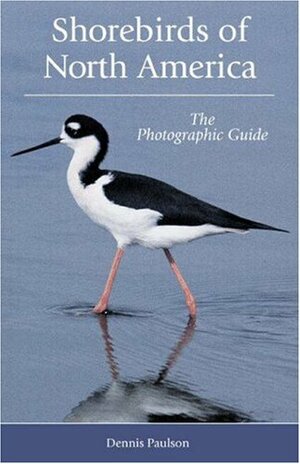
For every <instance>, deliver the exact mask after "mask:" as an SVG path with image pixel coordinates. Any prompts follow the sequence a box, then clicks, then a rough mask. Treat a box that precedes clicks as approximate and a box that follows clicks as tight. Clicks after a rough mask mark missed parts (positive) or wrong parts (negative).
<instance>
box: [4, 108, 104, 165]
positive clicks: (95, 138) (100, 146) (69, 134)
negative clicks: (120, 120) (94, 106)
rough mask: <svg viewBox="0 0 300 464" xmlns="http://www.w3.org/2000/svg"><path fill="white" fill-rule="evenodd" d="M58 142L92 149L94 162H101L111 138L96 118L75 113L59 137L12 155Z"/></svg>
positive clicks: (71, 146)
mask: <svg viewBox="0 0 300 464" xmlns="http://www.w3.org/2000/svg"><path fill="white" fill-rule="evenodd" d="M57 143H63V144H65V145H67V146H69V147H70V148H72V149H73V150H75V151H76V150H79V149H80V150H81V151H82V152H86V153H88V151H91V152H92V153H93V160H94V162H95V163H100V162H101V161H102V160H103V158H104V157H105V155H106V153H107V150H108V144H109V138H108V133H107V132H106V130H105V129H104V127H103V126H102V124H100V123H99V122H98V121H96V119H94V118H91V117H90V116H86V115H84V114H75V115H73V116H70V117H69V118H68V119H67V120H66V121H65V123H64V125H63V128H62V131H61V134H60V136H59V137H56V138H55V139H51V140H49V141H48V142H45V143H42V144H40V145H36V146H34V147H31V148H27V149H26V150H22V151H19V152H17V153H14V154H13V155H12V156H17V155H22V154H25V153H29V152H31V151H35V150H39V149H41V148H45V147H48V146H50V145H54V144H57Z"/></svg>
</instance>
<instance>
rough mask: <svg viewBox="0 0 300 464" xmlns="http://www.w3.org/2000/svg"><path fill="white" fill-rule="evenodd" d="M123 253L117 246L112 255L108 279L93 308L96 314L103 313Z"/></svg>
mask: <svg viewBox="0 0 300 464" xmlns="http://www.w3.org/2000/svg"><path fill="white" fill-rule="evenodd" d="M123 254H124V250H123V249H122V248H117V252H116V254H115V257H114V260H113V263H112V266H111V270H110V273H109V276H108V279H107V281H106V284H105V288H104V291H103V293H102V296H101V298H100V300H99V301H98V303H97V304H96V306H95V307H94V309H93V312H94V313H98V314H99V313H103V312H104V311H105V310H106V308H107V305H108V300H109V297H110V294H111V291H112V287H113V283H114V280H115V278H116V275H117V272H118V269H119V266H120V262H121V259H122V256H123Z"/></svg>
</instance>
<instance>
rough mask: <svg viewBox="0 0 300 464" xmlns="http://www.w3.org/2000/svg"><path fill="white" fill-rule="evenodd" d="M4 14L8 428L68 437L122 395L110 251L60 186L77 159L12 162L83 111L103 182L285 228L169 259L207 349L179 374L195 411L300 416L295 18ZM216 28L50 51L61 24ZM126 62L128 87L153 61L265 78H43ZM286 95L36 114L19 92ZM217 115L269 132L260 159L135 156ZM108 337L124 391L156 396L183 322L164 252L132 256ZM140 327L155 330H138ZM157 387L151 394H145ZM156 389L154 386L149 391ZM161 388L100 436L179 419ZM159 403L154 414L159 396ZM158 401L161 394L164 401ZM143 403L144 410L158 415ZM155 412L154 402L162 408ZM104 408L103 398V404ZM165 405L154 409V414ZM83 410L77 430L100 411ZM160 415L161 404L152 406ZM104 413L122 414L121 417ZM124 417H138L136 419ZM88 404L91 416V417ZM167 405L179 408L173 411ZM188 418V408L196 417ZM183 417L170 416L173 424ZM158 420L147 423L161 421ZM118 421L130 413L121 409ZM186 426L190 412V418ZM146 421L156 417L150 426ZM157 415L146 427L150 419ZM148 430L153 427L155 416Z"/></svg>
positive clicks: (212, 12) (51, 5)
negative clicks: (154, 181)
mask: <svg viewBox="0 0 300 464" xmlns="http://www.w3.org/2000/svg"><path fill="white" fill-rule="evenodd" d="M2 9H3V32H2V34H3V42H4V43H3V50H2V53H3V62H2V66H3V99H2V105H3V121H2V128H3V137H2V139H3V145H2V167H3V171H2V172H3V174H2V184H3V186H2V192H3V209H2V213H3V306H2V308H3V309H2V324H3V325H2V328H3V330H2V368H3V390H2V398H3V408H2V411H3V413H2V419H3V420H4V421H20V422H22V421H39V422H40V421H61V420H63V418H64V417H66V416H67V415H68V414H69V413H70V411H71V410H72V409H73V408H74V407H76V406H77V405H78V404H79V403H80V402H81V401H84V400H86V399H87V397H88V396H89V395H90V394H91V393H92V392H93V391H95V390H97V389H99V391H100V396H101V395H102V393H103V392H102V390H103V388H104V387H107V388H108V390H107V391H108V392H110V389H111V388H112V386H111V380H110V373H109V369H108V367H107V366H106V364H105V362H106V361H105V359H106V358H105V351H104V347H103V345H102V342H101V336H100V333H99V324H98V323H97V318H94V317H90V316H89V310H88V308H89V306H91V305H92V304H93V303H94V302H95V301H96V300H97V298H98V297H99V294H100V292H101V290H102V288H103V285H104V282H105V279H106V275H107V272H108V269H109V266H110V262H111V259H112V255H113V253H114V248H115V244H114V241H113V239H112V238H111V237H110V236H109V235H108V234H107V233H106V232H104V231H103V230H101V229H99V228H98V227H97V226H96V225H94V224H93V223H92V222H90V220H89V219H88V218H86V217H85V216H84V215H83V213H82V212H81V211H80V210H79V209H78V208H77V206H76V205H75V203H74V201H73V200H72V198H71V195H70V193H69V192H68V188H67V185H66V180H65V171H66V169H67V165H68V162H69V159H70V152H68V150H67V149H66V148H65V147H54V148H51V149H47V151H44V152H40V153H36V154H33V155H28V156H24V157H22V158H16V159H11V158H10V157H9V155H10V154H11V153H13V152H14V151H16V150H18V149H22V148H26V147H28V146H32V145H34V144H37V143H40V142H42V141H44V140H48V139H49V138H52V137H55V136H57V135H59V132H60V129H61V125H62V123H63V121H64V120H65V119H66V117H68V116H69V115H71V114H73V113H77V112H80V113H86V114H89V115H91V116H93V117H95V118H96V119H98V120H100V121H101V122H102V123H103V124H104V126H105V127H106V129H107V130H108V132H109V134H110V138H111V144H110V153H109V156H108V158H107V160H106V161H105V167H109V168H112V169H114V168H115V169H120V170H125V171H133V172H140V173H145V174H147V175H150V176H153V177H158V178H160V179H162V180H166V181H167V182H169V183H171V184H174V185H176V186H177V187H178V188H181V189H183V190H185V191H188V192H189V193H192V194H194V195H196V196H199V197H200V198H202V199H204V200H207V201H209V202H212V203H215V204H217V205H219V206H222V207H224V208H225V209H229V210H231V211H233V212H236V213H237V214H240V215H242V216H245V217H249V218H252V219H255V220H259V221H262V222H265V223H269V224H272V225H275V226H278V227H283V228H286V229H289V230H290V232H291V233H290V234H289V235H287V234H278V233H271V232H252V233H251V234H249V235H246V236H236V235H232V236H231V235H228V236H222V237H212V238H208V239H205V240H203V241H199V242H194V243H191V244H189V245H186V246H182V247H179V248H177V249H175V250H174V255H175V257H176V258H177V259H178V263H179V264H180V266H181V267H182V270H183V273H184V274H185V276H186V278H187V280H188V282H189V283H190V286H191V288H192V290H193V292H194V293H195V295H196V298H197V300H198V302H199V318H198V323H197V327H196V329H195V333H194V337H193V339H192V341H191V342H190V344H189V345H188V346H187V347H186V348H185V350H184V351H183V353H182V356H181V357H180V358H179V359H178V361H177V364H176V365H175V366H174V367H173V369H172V371H170V373H169V377H168V379H169V382H170V385H172V388H174V391H175V392H176V389H177V391H178V395H179V396H180V395H182V392H188V393H189V394H190V398H193V399H195V398H198V399H199V398H204V399H206V400H208V401H209V402H210V404H212V405H225V406H226V407H228V408H229V409H231V410H233V411H240V412H242V413H243V414H245V415H247V416H250V417H251V419H252V420H259V421H295V420H296V414H297V376H296V369H297V347H296V345H297V310H296V291H297V275H296V272H297V268H296V255H297V252H296V249H297V209H296V207H297V204H296V197H297V140H296V130H297V127H296V123H297V120H296V115H297V96H296V82H297V73H296V69H297V66H296V63H297V50H296V27H297V6H296V2H259V3H256V2H238V3H237V2H230V3H228V2H212V3H207V2H191V3H189V2H176V3H175V2H159V3H158V2H157V3H156V2H134V3H129V2H124V3H119V2H72V3H71V2H70V3H67V2H16V3H14V2H5V3H4V4H3V5H2ZM70 15H76V16H77V19H78V21H79V22H82V23H84V24H89V25H93V24H95V23H103V24H111V23H113V24H114V23H121V24H123V23H126V22H128V23H130V22H132V20H133V18H134V16H137V15H140V16H142V18H143V19H144V20H145V22H147V23H150V24H151V22H152V21H154V20H155V18H156V17H157V16H161V17H162V18H163V19H164V21H165V22H166V23H168V22H170V23H178V24H181V23H183V22H184V20H185V19H186V17H187V16H188V15H193V16H194V17H195V21H196V22H199V23H205V24H208V26H209V29H210V31H212V34H211V38H210V40H209V41H208V42H207V43H205V44H159V45H158V44H152V45H149V44H144V45H143V44H139V45H136V44H114V45H113V46H112V44H106V45H105V44H102V45H101V44H76V43H75V44H74V43H73V44H69V43H68V44H54V43H53V42H52V40H51V33H52V32H53V31H52V21H53V20H54V19H55V18H56V17H59V16H63V17H67V16H70ZM245 15H251V16H252V21H251V24H250V25H249V28H248V42H247V43H243V44H238V43H234V44H224V43H221V42H220V41H219V40H216V39H215V38H214V37H213V35H215V34H216V31H217V29H218V27H220V26H221V25H223V24H225V23H233V24H234V23H235V24H238V23H239V21H240V19H241V18H242V17H243V16H245ZM109 51H115V52H116V53H117V55H118V57H120V59H125V57H126V60H127V63H128V69H129V70H130V74H131V75H133V72H131V70H133V71H134V70H135V69H136V68H137V66H138V64H139V63H142V61H143V57H144V56H145V55H146V53H149V52H151V55H152V56H153V57H154V58H155V59H156V60H157V61H159V60H162V59H175V58H176V59H187V60H191V61H193V60H196V59H199V60H203V61H204V60H207V59H208V60H213V59H215V58H216V55H217V53H219V52H222V53H224V56H225V57H226V58H227V59H228V60H230V58H231V59H235V58H237V57H241V58H243V59H244V60H247V59H251V60H254V61H255V62H256V64H257V75H258V78H257V79H256V80H253V81H249V80H248V81H242V80H238V81H233V80H215V79H212V80H205V79H202V80H192V79H190V80H148V79H147V80H145V79H144V80H135V79H128V80H114V81H110V80H106V81H101V80H97V79H95V80H91V79H88V80H85V79H82V80H78V81H74V80H71V79H69V80H63V79H62V78H53V79H52V80H47V81H46V80H44V79H43V77H42V76H43V74H44V63H45V55H46V54H47V53H49V54H52V55H53V56H58V55H59V54H61V53H70V55H72V56H74V59H82V60H84V59H85V60H88V59H99V58H101V57H102V56H105V55H106V54H107V53H108V52H109ZM39 92H45V93H48V92H49V93H51V92H54V93H59V92H61V93H76V92H77V93H105V92H106V93H109V92H113V93H132V92H134V93H147V92H149V93H274V94H275V97H274V98H268V99H267V98H265V99H263V98H253V99H250V98H249V99H238V98H232V99H230V98H227V99H225V98H215V99H213V98H195V99H192V98H188V99H183V98H181V99H179V98H172V99H166V98H161V99H150V98H149V99H137V98H127V99H116V98H111V99H100V98H99V99H97V98H70V99H56V98H53V99H50V98H49V99H46V98H44V99H34V98H24V96H23V94H24V93H39ZM194 111H198V112H201V111H204V112H206V113H207V114H209V115H214V116H216V120H217V123H216V126H217V127H218V128H220V129H222V130H223V129H225V130H226V129H229V128H230V127H233V126H240V127H242V128H250V127H263V128H264V129H265V130H268V131H269V133H270V138H269V140H268V141H267V142H264V143H233V142H230V141H223V142H221V143H203V144H199V145H198V146H195V145H192V144H189V145H179V146H174V145H172V144H166V143H155V144H154V143H146V142H137V141H136V136H137V131H138V128H139V127H144V126H146V127H148V126H151V127H153V128H154V129H156V130H161V129H169V130H189V129H191V126H190V120H189V114H190V113H191V112H194ZM111 308H112V309H114V310H116V311H117V310H119V312H121V313H124V314H125V315H126V314H128V313H130V314H132V315H133V316H134V317H122V316H117V315H115V316H111V317H110V318H109V321H108V322H109V330H110V335H111V337H112V340H113V345H114V349H115V356H116V358H117V359H118V363H119V366H120V371H121V378H122V380H123V381H124V382H127V384H130V385H135V387H136V388H137V389H138V385H139V381H140V380H143V381H144V383H143V385H146V386H148V387H149V382H150V381H149V379H150V380H151V379H152V378H155V376H156V375H157V373H158V371H159V369H160V367H161V366H162V365H163V364H164V362H165V360H166V358H167V356H168V353H169V352H170V350H171V348H172V347H173V346H174V344H176V341H177V340H178V339H179V337H180V334H181V332H182V331H183V329H184V327H185V325H186V322H187V312H186V308H185V305H184V299H183V297H182V294H181V292H180V290H179V289H178V287H177V284H176V282H175V280H174V278H173V276H171V274H170V271H169V268H168V264H167V262H166V260H165V258H164V256H163V254H162V253H161V252H160V251H154V252H151V251H148V250H144V249H140V248H132V249H130V250H128V253H127V255H126V256H125V258H124V262H123V263H122V267H121V270H120V274H119V278H118V281H117V283H116V286H115V289H114V292H113V295H112V300H111ZM139 315H144V316H145V317H138V316H139ZM145 379H146V380H145ZM149 388H150V387H149ZM149 388H148V390H147V388H146V390H145V391H144V392H143V390H142V391H141V393H140V395H139V396H138V399H135V400H134V401H131V402H130V398H129V397H128V398H127V397H126V394H125V397H124V398H123V396H122V395H124V391H123V392H122V391H119V395H120V396H119V400H120V401H119V403H117V402H116V403H114V402H111V400H109V398H108V397H106V398H108V399H107V400H106V401H105V398H104V401H102V402H101V403H99V404H97V408H98V409H97V408H95V409H96V410H97V411H96V413H95V415H96V416H97V417H96V420H100V421H101V420H107V421H110V420H111V421H113V420H131V418H132V417H133V420H134V419H135V420H142V419H139V418H138V419H137V418H136V417H135V416H134V414H133V415H132V416H131V412H132V410H134V409H136V407H137V404H138V405H139V408H140V410H143V411H144V410H146V409H147V408H148V409H149V410H151V411H152V410H154V409H155V408H156V409H158V410H161V413H162V414H163V413H165V415H166V416H168V414H171V413H169V412H168V407H170V410H172V411H173V409H174V402H176V394H175V395H174V398H173V399H172V401H173V403H172V401H171V400H170V398H169V396H168V398H167V399H168V401H169V403H170V401H171V403H172V404H169V403H167V401H166V399H165V398H164V395H166V392H164V391H163V390H161V391H160V392H159V395H161V397H160V402H159V405H158V406H157V401H158V398H157V397H155V394H154V393H153V392H152V390H151V389H150V390H151V391H150V390H149ZM152 394H153V398H152V397H151V395H152ZM159 395H158V396H159ZM145 396H147V398H148V403H150V405H149V404H147V405H145ZM149 396H150V400H149ZM101 398H102V396H101ZM151 398H152V400H153V401H152V402H151ZM87 403H88V402H85V403H83V407H80V406H79V408H77V410H76V412H77V414H78V415H77V416H76V417H77V420H90V419H91V417H90V414H91V411H90V410H89V409H88V411H86V409H85V407H84V404H87ZM154 403H155V405H154ZM107 404H110V405H111V407H110V408H108V406H107ZM120 404H122V405H123V406H124V404H127V409H128V410H127V411H126V412H125V411H124V410H123V409H122V408H121V407H120ZM81 405H82V403H81ZM168 405H169V406H168ZM186 407H187V406H186V404H185V405H182V408H186ZM172 408H173V409H172ZM148 409H147V410H148ZM121 410H122V411H121ZM178 414H185V412H184V411H183V410H182V411H181V410H180V408H179V412H178ZM143 417H144V416H143ZM145 417H147V414H146V415H145ZM144 420H145V418H144Z"/></svg>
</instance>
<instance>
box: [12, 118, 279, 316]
mask: <svg viewBox="0 0 300 464" xmlns="http://www.w3.org/2000/svg"><path fill="white" fill-rule="evenodd" d="M57 143H63V144H66V145H67V146H69V147H70V148H72V149H73V150H74V154H73V158H72V160H71V162H70V165H69V168H68V172H67V181H68V185H69V188H70V190H71V193H72V195H73V197H74V198H75V201H76V202H77V204H78V205H79V206H80V207H81V208H82V209H83V210H84V212H85V213H86V214H87V215H88V216H89V217H90V218H91V219H92V220H93V221H94V222H96V223H97V224H99V225H100V226H102V227H104V228H106V229H107V230H109V231H110V232H111V233H112V235H113V236H114V238H115V239H116V241H117V252H116V255H115V257H114V260H113V263H112V267H111V270H110V273H109V276H108V279H107V282H106V285H105V288H104V292H103V294H102V296H101V298H100V300H99V301H98V303H97V304H96V306H95V308H94V312H96V313H103V312H105V311H106V309H107V305H108V300H109V297H110V293H111V290H112V286H113V282H114V280H115V277H116V274H117V271H118V268H119V265H120V262H121V259H122V256H123V254H124V249H125V248H126V246H127V245H133V244H139V245H143V246H145V247H149V248H162V249H163V250H164V252H165V255H166V257H167V259H168V261H169V263H170V265H171V268H172V270H173V271H174V273H175V275H176V278H177V279H178V282H179V284H180V286H181V288H182V290H183V292H184V294H185V297H186V303H187V306H188V309H189V312H190V314H191V316H195V315H196V301H195V299H194V297H193V295H192V293H191V291H190V289H189V287H188V285H187V283H186V281H185V280H184V278H183V276H182V274H181V272H180V270H179V268H178V266H177V264H176V262H175V260H174V258H173V257H172V255H171V253H170V251H169V248H170V247H172V246H173V245H175V244H178V243H185V242H189V241H191V240H195V239H197V238H201V237H204V236H206V235H213V234H223V233H226V232H236V233H245V232H247V231H248V230H249V229H265V230H277V231H281V232H287V231H285V230H283V229H278V228H276V227H272V226H268V225H266V224H261V223H259V222H254V221H251V220H249V219H245V218H242V217H239V216H236V215H235V214H232V213H229V212H228V211H225V210H223V209H220V208H217V207H216V206H213V205H210V204H208V203H205V202H203V201H201V200H198V199H197V198H195V197H193V196H191V195H188V194H186V193H184V192H181V191H180V190H177V189H176V188H175V187H172V186H171V185H168V184H166V183H164V182H162V181H160V180H157V179H152V178H151V177H146V176H142V175H138V174H129V173H126V172H120V171H110V170H107V169H105V170H104V169H101V168H100V164H101V162H102V161H103V159H104V157H105V155H106V153H107V150H108V144H109V139H108V134H107V132H106V130H105V129H104V127H103V126H102V124H100V123H99V122H98V121H96V120H95V119H93V118H91V117H89V116H85V115H82V114H76V115H74V116H71V117H69V118H68V119H67V120H66V122H65V123H64V125H63V129H62V132H61V134H60V136H59V137H57V138H55V139H52V140H49V141H48V142H45V143H43V144H41V145H37V146H34V147H32V148H28V149H26V150H22V151H19V152H17V153H14V154H13V155H12V156H17V155H22V154H24V153H28V152H31V151H34V150H38V149H40V148H45V147H48V146H50V145H54V144H57Z"/></svg>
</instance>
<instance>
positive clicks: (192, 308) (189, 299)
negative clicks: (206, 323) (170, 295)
mask: <svg viewBox="0 0 300 464" xmlns="http://www.w3.org/2000/svg"><path fill="white" fill-rule="evenodd" d="M185 301H186V305H187V307H188V310H189V313H190V316H191V317H196V315H197V303H196V300H195V298H194V297H193V295H191V294H189V295H187V296H186V299H185Z"/></svg>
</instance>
